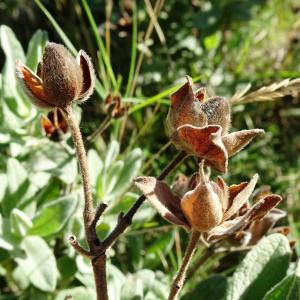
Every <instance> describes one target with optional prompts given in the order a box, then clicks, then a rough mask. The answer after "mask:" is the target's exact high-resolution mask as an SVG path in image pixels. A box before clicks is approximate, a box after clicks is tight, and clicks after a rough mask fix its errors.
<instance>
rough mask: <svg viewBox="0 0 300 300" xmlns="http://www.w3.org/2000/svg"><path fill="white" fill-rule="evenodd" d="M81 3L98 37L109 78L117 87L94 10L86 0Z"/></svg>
mask: <svg viewBox="0 0 300 300" xmlns="http://www.w3.org/2000/svg"><path fill="white" fill-rule="evenodd" d="M81 3H82V5H83V9H84V11H85V13H86V15H87V18H88V20H89V22H90V25H91V29H92V32H93V34H94V36H95V39H96V42H97V46H98V48H99V50H100V53H101V55H102V58H103V61H104V64H105V67H106V69H107V73H108V75H109V78H110V80H111V82H112V84H113V86H114V87H115V86H116V84H117V80H116V77H115V74H114V71H113V69H112V66H111V63H110V59H109V56H108V54H107V51H106V49H105V46H104V43H103V41H102V38H101V36H100V34H99V33H98V29H97V25H96V22H95V19H94V17H93V15H92V12H91V10H90V8H89V6H88V4H87V2H86V0H81Z"/></svg>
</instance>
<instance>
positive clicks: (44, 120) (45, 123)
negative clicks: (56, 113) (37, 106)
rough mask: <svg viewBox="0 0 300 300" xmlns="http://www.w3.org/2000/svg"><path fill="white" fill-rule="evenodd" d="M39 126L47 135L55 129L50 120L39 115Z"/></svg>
mask: <svg viewBox="0 0 300 300" xmlns="http://www.w3.org/2000/svg"><path fill="white" fill-rule="evenodd" d="M41 126H42V128H43V129H44V131H45V133H46V135H47V136H49V135H51V134H52V133H53V131H54V130H55V129H56V128H55V126H54V125H53V124H52V122H51V121H50V120H49V119H48V118H47V117H45V116H41Z"/></svg>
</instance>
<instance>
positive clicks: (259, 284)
mask: <svg viewBox="0 0 300 300" xmlns="http://www.w3.org/2000/svg"><path fill="white" fill-rule="evenodd" d="M290 254H291V250H290V246H289V241H288V240H287V238H286V237H285V236H283V235H281V234H272V235H270V236H268V237H266V238H264V239H262V240H261V241H260V242H259V243H258V244H257V245H256V246H255V247H254V248H253V249H252V250H251V251H250V252H248V254H247V255H246V257H245V258H244V260H243V261H242V262H241V264H240V265H239V266H238V267H237V269H236V271H235V272H234V274H233V277H232V280H231V281H230V285H229V288H228V290H227V294H226V299H227V300H251V299H261V298H262V297H263V296H264V295H265V293H266V292H267V291H268V290H269V289H270V288H271V287H272V286H274V285H275V284H276V283H277V282H279V281H280V280H281V279H282V278H283V277H284V276H285V274H286V271H287V269H288V266H289V259H290Z"/></svg>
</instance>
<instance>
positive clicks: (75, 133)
mask: <svg viewBox="0 0 300 300" xmlns="http://www.w3.org/2000/svg"><path fill="white" fill-rule="evenodd" d="M64 112H65V114H66V118H67V121H68V124H69V127H70V130H71V134H72V138H73V142H74V146H75V149H76V155H77V160H78V163H79V167H80V174H81V179H82V185H83V191H84V211H83V221H84V228H85V235H86V239H87V242H88V245H89V248H90V253H91V256H94V255H95V254H96V253H97V247H98V246H99V244H100V241H99V239H98V238H97V234H96V222H97V221H96V222H95V212H94V204H93V197H92V191H91V185H90V177H89V170H88V163H87V158H86V151H85V148H84V144H83V140H82V135H81V132H80V128H79V125H78V122H77V120H76V117H75V116H74V114H73V110H72V106H71V105H69V106H67V107H66V108H65V109H64ZM104 209H105V207H103V209H102V208H101V209H100V214H98V213H97V215H99V216H100V215H101V213H102V212H103V210H104ZM96 217H97V216H96ZM105 261H106V257H105V251H104V252H103V253H102V254H101V255H99V256H95V257H94V258H93V259H92V266H93V271H94V278H95V284H96V293H97V299H98V300H107V299H108V298H107V283H106V270H105Z"/></svg>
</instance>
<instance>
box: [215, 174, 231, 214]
mask: <svg viewBox="0 0 300 300" xmlns="http://www.w3.org/2000/svg"><path fill="white" fill-rule="evenodd" d="M216 184H217V186H218V187H219V189H220V194H219V198H220V202H221V205H222V208H223V211H226V210H227V208H228V202H229V189H228V186H227V184H226V183H225V181H224V180H223V178H222V177H220V176H218V177H217V180H216Z"/></svg>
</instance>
